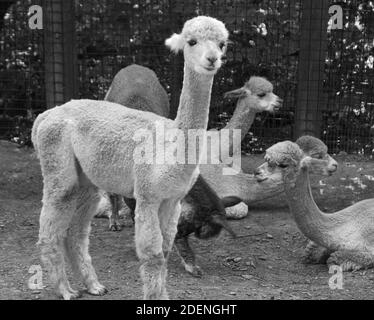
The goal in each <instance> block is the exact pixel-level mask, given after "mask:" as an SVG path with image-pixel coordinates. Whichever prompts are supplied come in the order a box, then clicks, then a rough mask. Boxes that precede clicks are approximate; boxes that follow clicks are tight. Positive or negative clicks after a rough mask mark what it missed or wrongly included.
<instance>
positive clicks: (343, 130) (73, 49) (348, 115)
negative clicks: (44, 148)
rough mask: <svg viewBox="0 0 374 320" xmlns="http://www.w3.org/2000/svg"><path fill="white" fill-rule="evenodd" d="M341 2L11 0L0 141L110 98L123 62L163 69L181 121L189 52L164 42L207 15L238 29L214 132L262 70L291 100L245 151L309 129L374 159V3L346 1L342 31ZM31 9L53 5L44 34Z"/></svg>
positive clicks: (0, 38) (223, 74)
mask: <svg viewBox="0 0 374 320" xmlns="http://www.w3.org/2000/svg"><path fill="white" fill-rule="evenodd" d="M333 4H334V2H333V1H327V0H323V1H311V0H305V1H300V0H262V1H258V0H251V1H248V0H209V1H208V0H200V1H197V0H196V1H186V0H176V1H172V0H147V1H137V0H115V1H108V0H85V1H82V0H75V1H74V0H68V1H66V0H65V1H62V0H38V1H30V0H25V1H11V0H9V1H1V2H0V16H1V17H0V136H1V137H3V138H4V137H6V138H9V139H12V140H14V141H16V142H18V143H20V144H28V143H29V131H30V127H31V124H32V122H33V120H34V118H35V116H36V115H37V114H38V113H40V112H41V111H43V110H45V109H46V108H50V107H53V106H55V105H59V104H62V103H64V102H66V101H68V100H69V99H71V98H90V99H103V98H104V96H105V93H106V91H107V89H108V87H109V85H110V83H111V81H112V79H113V76H114V75H115V74H116V72H117V71H118V70H120V69H121V68H123V67H125V66H127V65H129V64H132V63H137V64H141V65H144V66H147V67H150V68H151V69H153V70H154V71H155V72H156V74H157V75H158V77H159V78H160V81H161V83H162V84H163V86H164V87H165V89H166V90H167V92H168V94H169V96H170V101H171V116H175V113H176V108H177V106H178V99H179V95H180V90H181V83H182V74H183V70H182V67H183V58H182V57H181V56H174V55H172V54H169V53H168V52H167V50H166V48H165V46H164V40H165V39H166V38H167V37H168V36H169V35H170V32H172V31H173V30H179V29H180V28H181V27H182V23H183V21H185V20H187V19H188V18H190V17H193V16H196V15H199V14H204V15H211V16H214V17H216V18H218V19H220V20H222V21H224V22H225V24H226V26H227V28H228V29H229V31H230V34H231V41H232V45H231V46H230V47H229V49H228V53H227V63H226V65H225V66H224V67H223V68H222V69H221V70H220V72H219V74H218V75H217V77H216V79H215V82H214V88H213V92H212V103H211V113H210V114H211V117H210V127H216V128H222V127H223V126H224V125H225V123H226V122H227V121H228V119H230V117H231V115H232V112H233V110H234V107H235V101H230V100H226V99H223V95H224V93H225V92H227V91H229V90H232V89H235V88H238V87H241V86H242V85H243V83H244V82H245V81H246V80H248V78H249V77H250V76H251V75H260V76H265V77H267V78H268V79H269V80H270V81H271V82H273V83H274V85H275V92H276V93H277V95H279V96H280V97H282V98H283V99H284V103H283V107H282V109H281V110H280V111H279V112H277V113H275V114H274V115H268V114H263V115H260V116H258V117H257V118H256V121H255V123H254V125H253V127H252V129H251V131H250V133H249V134H248V135H247V137H246V139H245V140H244V142H243V150H245V151H251V152H258V153H260V152H263V151H264V150H265V149H266V148H267V147H268V146H270V145H272V144H273V143H275V142H278V141H282V140H285V139H293V140H294V139H295V138H296V137H298V136H300V135H301V134H313V135H315V136H318V137H320V138H321V139H322V140H323V141H324V142H325V143H326V144H327V145H328V147H329V150H330V152H331V153H339V152H341V151H345V152H348V153H361V154H368V155H372V153H373V149H374V146H373V139H372V138H373V137H372V130H371V128H372V126H373V124H374V120H373V116H374V115H373V106H374V99H373V92H374V49H373V48H374V41H373V38H374V7H373V3H372V1H368V0H367V1H357V0H345V1H341V2H339V5H340V7H341V8H342V10H343V14H342V28H337V29H336V28H334V27H332V24H331V21H330V23H329V16H330V15H331V14H330V15H329V8H330V7H331V6H332V5H333ZM31 5H40V6H41V8H42V9H43V29H32V28H30V26H29V18H30V16H32V13H29V8H30V6H31Z"/></svg>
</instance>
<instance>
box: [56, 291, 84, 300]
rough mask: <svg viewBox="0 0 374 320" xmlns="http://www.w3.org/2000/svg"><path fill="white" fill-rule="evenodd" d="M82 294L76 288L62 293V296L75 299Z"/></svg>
mask: <svg viewBox="0 0 374 320" xmlns="http://www.w3.org/2000/svg"><path fill="white" fill-rule="evenodd" d="M81 296H82V294H81V293H80V292H78V291H76V290H67V291H65V292H63V293H61V297H62V299H64V300H74V299H78V298H80V297H81Z"/></svg>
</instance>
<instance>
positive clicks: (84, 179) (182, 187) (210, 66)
mask: <svg viewBox="0 0 374 320" xmlns="http://www.w3.org/2000/svg"><path fill="white" fill-rule="evenodd" d="M227 39H228V31H227V30H226V28H225V26H224V24H223V23H222V22H220V21H218V20H216V19H214V18H210V17H204V16H200V17H196V18H193V19H191V20H189V21H187V22H186V23H185V25H184V27H183V30H182V33H181V34H174V35H173V36H172V37H171V38H170V39H168V40H167V41H166V45H167V46H168V47H170V48H171V50H172V51H174V52H178V51H180V50H183V53H184V59H185V64H184V79H183V89H182V93H181V97H180V102H179V109H178V114H177V117H176V119H175V120H174V121H171V120H167V119H165V118H162V117H160V116H157V115H155V114H153V113H149V112H142V111H138V110H133V109H129V108H124V107H123V106H121V105H118V104H114V103H110V102H104V101H92V100H75V101H71V102H68V103H66V104H65V105H63V106H60V107H56V108H54V109H52V110H49V111H47V115H43V114H42V115H41V116H40V117H41V120H40V121H38V120H37V121H36V123H37V125H34V127H33V134H32V136H33V143H34V146H35V149H36V150H37V152H38V154H39V158H40V163H41V168H42V174H43V179H44V189H43V208H42V212H41V216H40V232H39V246H40V248H41V251H42V260H43V262H44V264H45V266H46V267H47V268H48V271H49V275H50V278H51V281H52V282H53V285H54V286H55V287H56V290H57V292H58V294H60V295H61V296H62V297H63V298H64V299H71V298H75V297H77V296H78V293H77V292H76V291H74V290H73V289H71V287H70V285H69V282H68V279H67V276H66V271H65V259H67V260H70V262H71V263H72V265H73V267H74V269H75V270H76V271H78V273H79V274H80V275H81V276H82V278H83V280H84V283H85V285H86V287H87V289H88V292H89V293H91V294H94V295H102V294H104V293H105V292H106V289H105V287H104V286H102V285H101V284H100V283H99V281H98V279H97V276H96V273H95V270H94V268H93V266H92V263H91V258H90V256H89V253H88V237H89V232H90V222H91V219H92V217H93V215H94V214H95V209H96V206H97V203H98V201H99V197H98V189H102V190H105V191H107V192H111V193H116V194H120V195H124V196H126V197H129V198H131V197H135V199H136V201H137V206H136V211H135V244H136V251H137V254H138V257H139V259H140V261H141V267H140V272H141V277H142V280H143V284H144V298H145V299H167V298H168V295H167V291H166V276H167V266H166V261H167V258H168V255H169V252H170V250H171V248H172V245H173V241H174V237H175V234H176V231H177V223H178V218H179V214H180V200H181V199H183V198H184V197H185V195H186V194H187V192H188V191H189V189H190V188H191V186H192V184H193V183H194V182H195V180H196V178H197V176H198V174H199V166H198V164H185V165H181V164H174V165H173V164H170V165H154V164H144V163H143V164H142V163H140V164H139V163H138V162H137V161H135V160H134V151H135V150H136V148H137V143H136V142H135V140H134V135H135V134H137V133H138V132H139V130H141V129H147V130H150V131H151V132H153V133H154V132H155V123H156V122H159V123H164V125H165V130H168V129H171V130H172V129H181V130H184V131H186V130H188V129H191V128H192V129H203V130H206V127H207V123H208V117H209V105H210V94H211V87H212V84H213V78H214V75H215V73H216V72H217V70H218V69H219V68H220V66H221V64H222V61H221V58H222V56H223V54H224V51H225V47H226V42H227ZM177 138H178V137H177ZM170 141H172V139H170ZM183 142H184V141H183ZM166 147H167V145H166ZM65 253H66V257H65V256H64V255H65Z"/></svg>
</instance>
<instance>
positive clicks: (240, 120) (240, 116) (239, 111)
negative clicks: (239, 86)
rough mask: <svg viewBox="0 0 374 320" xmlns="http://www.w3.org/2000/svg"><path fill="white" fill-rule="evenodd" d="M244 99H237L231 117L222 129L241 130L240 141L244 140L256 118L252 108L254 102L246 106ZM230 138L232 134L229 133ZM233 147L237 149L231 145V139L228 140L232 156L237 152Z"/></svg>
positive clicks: (246, 100) (255, 112)
mask: <svg viewBox="0 0 374 320" xmlns="http://www.w3.org/2000/svg"><path fill="white" fill-rule="evenodd" d="M249 99H250V98H246V99H239V100H238V102H237V104H236V108H235V111H234V114H233V116H232V117H231V119H230V121H229V122H228V123H227V125H226V126H225V128H224V129H226V130H233V129H238V130H241V131H240V132H241V141H242V140H243V139H244V137H245V135H246V134H247V133H248V131H249V129H250V128H251V127H252V124H253V121H254V120H255V118H256V114H257V111H256V110H255V109H253V108H251V107H252V104H254V101H253V102H252V103H251V105H249V106H248V100H249ZM230 137H232V133H231V132H230ZM233 147H235V148H238V146H234V145H233V139H232V138H230V149H229V150H232V151H233V154H235V152H236V151H237V150H234V149H233Z"/></svg>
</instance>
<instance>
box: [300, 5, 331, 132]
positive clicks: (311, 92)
mask: <svg viewBox="0 0 374 320" xmlns="http://www.w3.org/2000/svg"><path fill="white" fill-rule="evenodd" d="M329 3H330V1H329V0H318V1H315V0H303V1H302V16H301V25H300V28H301V39H300V60H299V68H298V91H297V105H296V114H295V137H294V138H295V139H297V138H298V137H300V136H301V135H304V134H309V135H313V136H315V137H320V128H321V119H322V114H321V109H322V108H321V107H322V106H323V105H324V104H325V103H326V98H325V96H324V94H323V79H324V71H325V70H324V68H325V55H326V50H327V24H328V19H329V14H328V9H329Z"/></svg>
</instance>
